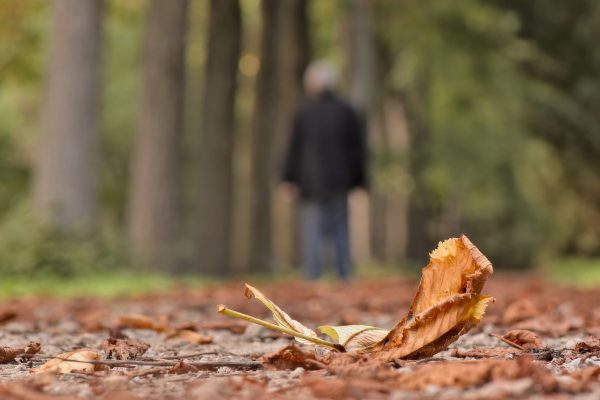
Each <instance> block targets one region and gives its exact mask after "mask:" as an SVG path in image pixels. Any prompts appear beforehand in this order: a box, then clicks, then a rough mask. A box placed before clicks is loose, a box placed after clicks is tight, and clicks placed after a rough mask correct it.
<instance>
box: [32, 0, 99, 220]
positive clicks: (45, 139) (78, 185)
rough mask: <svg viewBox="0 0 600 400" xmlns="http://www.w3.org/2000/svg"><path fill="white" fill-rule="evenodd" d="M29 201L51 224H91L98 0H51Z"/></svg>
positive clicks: (96, 161) (96, 144)
mask: <svg viewBox="0 0 600 400" xmlns="http://www.w3.org/2000/svg"><path fill="white" fill-rule="evenodd" d="M51 5H52V21H53V28H52V32H51V39H50V40H51V44H50V64H49V68H48V82H47V88H46V90H47V91H46V99H45V105H44V109H43V113H42V132H41V146H40V149H39V158H38V160H37V163H36V166H35V176H34V188H33V191H34V204H35V209H36V211H37V213H38V215H39V216H40V217H41V218H42V219H43V220H44V221H45V222H48V223H50V224H52V225H55V226H59V227H64V228H75V227H90V226H93V224H94V222H95V219H96V216H97V205H98V164H99V133H98V98H99V80H100V79H99V78H100V47H101V36H102V34H101V22H100V20H101V15H102V5H103V3H102V0H54V1H52V3H51Z"/></svg>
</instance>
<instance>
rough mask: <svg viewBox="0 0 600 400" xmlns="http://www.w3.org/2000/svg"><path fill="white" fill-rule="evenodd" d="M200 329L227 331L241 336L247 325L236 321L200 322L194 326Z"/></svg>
mask: <svg viewBox="0 0 600 400" xmlns="http://www.w3.org/2000/svg"><path fill="white" fill-rule="evenodd" d="M195 326H197V327H198V328H200V329H208V330H227V331H229V332H231V333H233V334H236V335H241V334H242V333H244V332H246V328H247V327H248V324H246V323H243V322H238V321H233V320H229V321H212V322H202V323H199V324H196V325H195Z"/></svg>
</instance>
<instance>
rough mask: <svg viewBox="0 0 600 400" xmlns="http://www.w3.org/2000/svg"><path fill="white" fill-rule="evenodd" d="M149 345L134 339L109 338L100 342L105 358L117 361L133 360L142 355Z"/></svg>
mask: <svg viewBox="0 0 600 400" xmlns="http://www.w3.org/2000/svg"><path fill="white" fill-rule="evenodd" d="M149 348H150V345H149V344H148V343H145V342H142V341H141V340H135V339H116V338H113V337H109V338H108V339H106V340H104V342H102V350H104V352H105V353H106V358H109V359H110V358H114V359H117V360H133V359H135V358H137V357H139V356H141V355H142V354H144V353H145V352H146V351H147V350H148V349H149Z"/></svg>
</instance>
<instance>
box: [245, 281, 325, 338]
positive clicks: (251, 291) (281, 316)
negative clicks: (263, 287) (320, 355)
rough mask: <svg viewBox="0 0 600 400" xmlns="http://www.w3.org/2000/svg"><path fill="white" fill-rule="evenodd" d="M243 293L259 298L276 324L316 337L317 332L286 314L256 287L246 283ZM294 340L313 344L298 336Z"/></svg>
mask: <svg viewBox="0 0 600 400" xmlns="http://www.w3.org/2000/svg"><path fill="white" fill-rule="evenodd" d="M244 295H245V296H246V297H247V298H248V299H251V298H252V297H255V298H256V299H257V300H259V301H260V302H261V303H263V304H264V305H265V306H266V307H267V308H268V309H269V310H271V312H272V313H273V319H274V320H275V322H276V323H277V325H280V326H283V327H285V328H288V329H291V330H292V331H294V332H298V333H301V334H303V335H305V336H309V337H312V338H318V336H317V334H316V333H315V332H314V331H313V330H312V329H310V328H307V327H306V326H304V325H302V324H301V323H300V322H298V321H296V320H295V319H293V318H291V317H290V316H289V315H287V313H286V312H285V311H283V310H282V309H281V308H279V307H278V306H277V305H276V304H275V303H273V302H272V301H271V300H269V299H268V298H267V297H266V296H265V295H264V294H262V293H261V292H260V291H259V290H258V289H256V288H254V287H252V286H250V285H248V284H247V285H246V289H245V291H244ZM296 340H297V341H298V342H300V343H304V344H314V343H313V342H310V341H308V340H305V339H302V338H298V337H296Z"/></svg>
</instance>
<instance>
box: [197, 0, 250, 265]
mask: <svg viewBox="0 0 600 400" xmlns="http://www.w3.org/2000/svg"><path fill="white" fill-rule="evenodd" d="M241 23H242V22H241V15H240V5H239V1H238V0H212V1H211V3H210V28H209V35H208V55H207V61H206V71H205V81H204V93H203V110H202V132H201V138H200V143H201V144H200V154H199V156H200V160H199V166H200V170H199V171H198V184H199V185H200V186H201V188H202V189H201V190H200V191H198V198H197V199H196V204H197V207H198V218H199V219H198V224H199V226H198V231H199V237H198V238H197V241H196V242H197V243H198V257H199V258H198V259H199V263H200V269H201V271H203V272H207V273H213V274H215V273H217V274H223V275H226V274H229V273H230V272H231V266H230V249H231V248H230V245H231V225H232V223H231V214H232V212H233V211H232V209H231V207H232V195H231V193H232V152H233V135H234V119H235V118H234V104H235V93H236V86H237V70H238V59H239V55H240V36H241Z"/></svg>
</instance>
